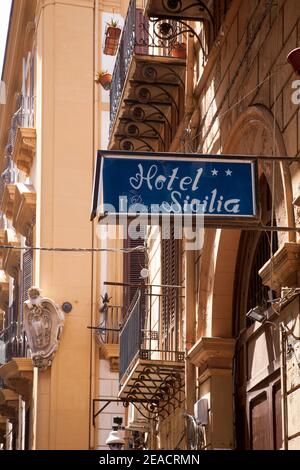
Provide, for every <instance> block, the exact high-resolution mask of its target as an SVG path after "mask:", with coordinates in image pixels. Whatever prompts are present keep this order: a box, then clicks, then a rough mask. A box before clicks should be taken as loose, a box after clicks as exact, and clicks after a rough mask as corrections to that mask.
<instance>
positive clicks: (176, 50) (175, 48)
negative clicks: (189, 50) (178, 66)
mask: <svg viewBox="0 0 300 470" xmlns="http://www.w3.org/2000/svg"><path fill="white" fill-rule="evenodd" d="M170 55H171V56H172V57H176V58H177V59H185V58H186V45H185V43H184V42H175V43H174V44H173V45H172V49H171V51H170Z"/></svg>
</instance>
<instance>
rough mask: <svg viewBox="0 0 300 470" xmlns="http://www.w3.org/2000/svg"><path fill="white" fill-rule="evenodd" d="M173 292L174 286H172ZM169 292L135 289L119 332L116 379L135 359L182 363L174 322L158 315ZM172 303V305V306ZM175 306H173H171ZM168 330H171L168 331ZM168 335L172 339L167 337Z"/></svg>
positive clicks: (128, 370)
mask: <svg viewBox="0 0 300 470" xmlns="http://www.w3.org/2000/svg"><path fill="white" fill-rule="evenodd" d="M172 291H173V293H174V289H172ZM173 293H171V294H169V293H167V294H166V293H165V294H164V293H163V294H158V293H153V292H152V289H151V288H150V291H149V292H147V293H145V292H142V291H141V290H138V291H137V292H136V294H135V296H134V298H133V300H132V303H131V306H130V308H129V310H128V313H127V315H126V317H125V319H124V322H123V325H122V328H121V332H120V382H121V383H122V382H123V379H124V376H126V375H128V373H129V372H130V371H131V369H132V368H133V366H134V363H135V361H137V360H138V359H145V360H149V361H152V360H154V361H157V360H158V361H170V362H182V361H183V359H184V353H183V352H182V351H180V350H179V349H178V341H177V339H176V338H177V331H176V327H177V326H176V322H175V323H174V322H172V324H171V322H170V323H169V321H168V319H167V318H165V317H164V318H162V317H163V315H162V309H163V303H164V300H163V299H165V298H166V297H169V298H170V295H171V296H172V297H173V298H174V299H175V297H174V295H173ZM174 306H175V304H173V308H174ZM169 307H170V309H169V314H168V315H167V317H168V318H169V319H171V318H172V317H173V319H174V316H173V315H170V312H171V304H169ZM175 308H176V307H175ZM171 332H172V333H171ZM170 336H172V338H173V340H172V339H171V338H170Z"/></svg>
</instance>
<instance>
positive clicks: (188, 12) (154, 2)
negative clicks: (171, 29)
mask: <svg viewBox="0 0 300 470" xmlns="http://www.w3.org/2000/svg"><path fill="white" fill-rule="evenodd" d="M212 5H213V2H212V1H211V0H184V1H182V0H148V1H147V2H146V6H145V12H146V15H147V16H148V17H154V18H175V19H180V20H194V21H201V20H202V21H203V20H207V19H210V20H212V14H211V11H210V8H211V7H212Z"/></svg>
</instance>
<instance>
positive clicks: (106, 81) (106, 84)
mask: <svg viewBox="0 0 300 470" xmlns="http://www.w3.org/2000/svg"><path fill="white" fill-rule="evenodd" d="M111 79H112V76H111V74H110V73H104V74H103V75H100V76H98V78H97V80H96V82H97V83H99V84H100V85H101V86H102V87H103V88H104V90H109V89H110V85H111Z"/></svg>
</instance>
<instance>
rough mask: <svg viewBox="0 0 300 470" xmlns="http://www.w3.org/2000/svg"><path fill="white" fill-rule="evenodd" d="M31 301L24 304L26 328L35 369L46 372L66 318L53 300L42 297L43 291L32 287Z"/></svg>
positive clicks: (29, 292) (29, 293) (29, 294)
mask: <svg viewBox="0 0 300 470" xmlns="http://www.w3.org/2000/svg"><path fill="white" fill-rule="evenodd" d="M28 296H29V300H26V302H24V328H25V331H26V336H27V339H28V345H29V348H30V350H31V358H32V362H33V364H34V366H35V367H38V368H39V369H41V370H46V369H47V368H48V367H49V366H51V364H52V361H53V359H54V354H55V352H56V351H57V349H58V346H59V342H60V337H61V333H62V329H63V325H64V320H65V316H64V313H63V311H62V310H61V309H60V307H59V306H58V305H57V304H56V303H55V302H54V301H53V300H52V299H49V298H47V297H43V296H42V295H41V290H40V289H39V288H37V287H31V288H30V289H29V290H28Z"/></svg>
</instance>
